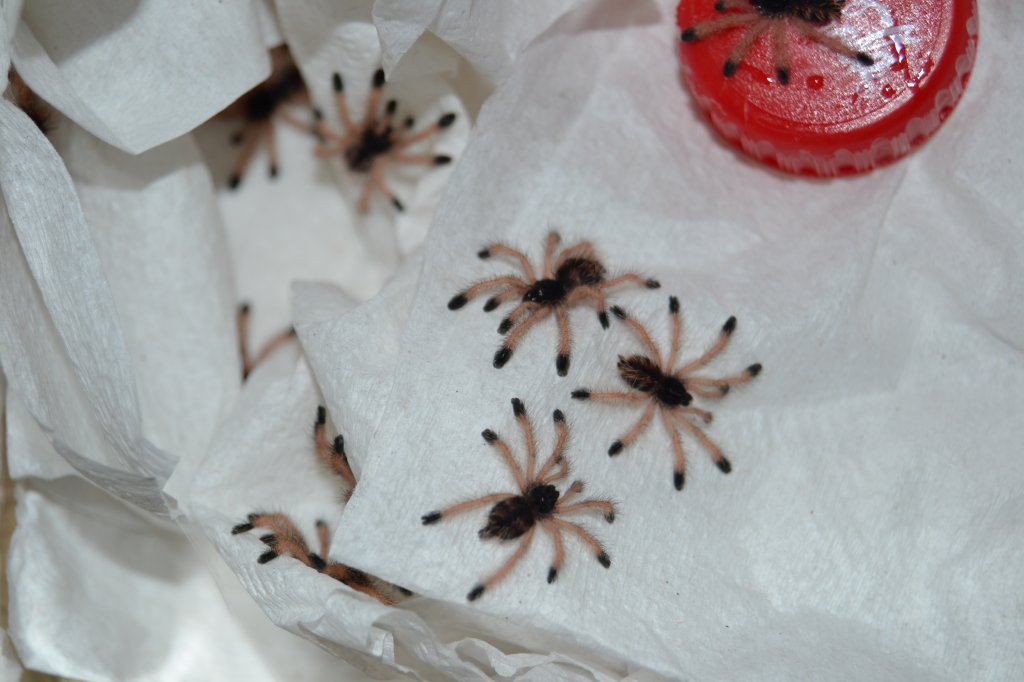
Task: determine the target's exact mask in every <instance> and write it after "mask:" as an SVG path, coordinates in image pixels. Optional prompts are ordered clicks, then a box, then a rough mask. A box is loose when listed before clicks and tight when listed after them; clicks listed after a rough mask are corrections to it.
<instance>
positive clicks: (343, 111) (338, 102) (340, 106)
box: [320, 72, 356, 142]
mask: <svg viewBox="0 0 1024 682" xmlns="http://www.w3.org/2000/svg"><path fill="white" fill-rule="evenodd" d="M332 83H333V85H334V106H335V107H336V108H337V110H338V118H339V119H340V120H341V125H342V126H344V128H345V132H346V133H348V134H352V133H353V132H355V130H356V127H355V124H353V123H352V117H351V116H349V113H348V104H347V103H346V102H345V84H344V81H342V80H341V74H340V73H338V72H335V73H334V77H333V78H332ZM320 132H321V133H322V134H324V130H323V129H321V131H320ZM324 137H328V138H336V137H338V136H336V135H327V134H324ZM337 141H338V142H340V141H341V140H337Z"/></svg>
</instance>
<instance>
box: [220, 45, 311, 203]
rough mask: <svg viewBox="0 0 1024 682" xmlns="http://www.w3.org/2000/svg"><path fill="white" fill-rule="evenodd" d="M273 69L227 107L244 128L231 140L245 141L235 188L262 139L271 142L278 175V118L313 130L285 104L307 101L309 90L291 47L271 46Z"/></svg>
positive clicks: (271, 166) (271, 163)
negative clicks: (265, 78) (276, 122)
mask: <svg viewBox="0 0 1024 682" xmlns="http://www.w3.org/2000/svg"><path fill="white" fill-rule="evenodd" d="M270 54H271V64H272V71H271V73H270V77H269V78H267V80H265V81H263V82H262V83H260V84H259V85H257V86H256V87H255V88H253V89H252V90H250V91H249V92H247V93H246V94H244V95H242V97H240V98H239V99H238V100H237V101H236V102H235V103H234V104H232V105H231V106H230V107H228V108H227V109H226V110H225V111H224V115H225V116H236V117H241V118H242V119H243V120H244V123H243V124H242V127H241V129H239V130H238V131H236V132H235V133H234V134H233V135H232V136H231V143H232V144H235V145H241V146H242V151H241V152H240V153H239V155H238V160H237V161H236V163H235V167H234V169H233V170H232V171H231V177H230V178H228V187H230V188H231V189H235V188H237V187H238V185H239V184H240V183H241V182H242V177H243V176H244V175H245V171H246V169H247V168H248V167H249V162H250V161H251V160H252V155H253V154H254V153H255V152H256V148H257V147H258V146H259V144H260V142H261V141H265V142H266V145H267V157H268V163H269V172H270V177H272V178H275V177H277V141H276V136H275V131H274V122H275V121H276V120H281V121H284V122H285V123H287V124H288V125H291V126H293V127H295V128H298V129H299V130H302V131H304V132H309V129H310V126H309V124H308V123H303V122H301V121H299V120H298V119H296V118H295V117H294V116H292V115H291V114H290V113H288V112H287V111H286V110H285V109H284V107H285V106H286V105H288V104H292V103H301V102H307V101H308V100H309V93H308V92H307V90H306V84H305V82H304V81H303V80H302V74H300V73H299V69H298V67H296V66H295V62H294V61H293V60H292V57H291V53H290V52H289V51H288V48H287V47H278V48H275V49H274V50H271V53H270Z"/></svg>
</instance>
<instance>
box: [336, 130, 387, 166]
mask: <svg viewBox="0 0 1024 682" xmlns="http://www.w3.org/2000/svg"><path fill="white" fill-rule="evenodd" d="M392 132H393V131H392V130H391V127H390V126H389V127H388V128H387V129H386V130H385V131H384V132H383V133H378V132H376V131H375V130H366V131H364V132H363V134H362V136H361V137H360V138H359V141H358V142H357V143H356V144H354V145H352V146H351V147H349V148H348V149H347V150H345V161H346V162H347V163H348V167H349V169H350V170H353V171H356V172H359V173H366V172H369V170H370V167H371V166H372V165H373V160H374V159H376V158H377V157H378V156H381V155H382V154H387V153H388V152H389V151H391V147H392V146H393V145H394V143H395V141H394V137H393V135H392Z"/></svg>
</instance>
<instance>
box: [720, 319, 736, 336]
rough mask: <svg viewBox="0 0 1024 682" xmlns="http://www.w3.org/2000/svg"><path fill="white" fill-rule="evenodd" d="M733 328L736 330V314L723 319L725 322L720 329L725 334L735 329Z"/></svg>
mask: <svg viewBox="0 0 1024 682" xmlns="http://www.w3.org/2000/svg"><path fill="white" fill-rule="evenodd" d="M735 330H736V316H735V315H732V316H730V317H729V319H728V320H726V321H725V324H723V325H722V331H723V332H725V333H726V334H732V333H733V331H735Z"/></svg>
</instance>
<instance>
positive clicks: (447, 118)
mask: <svg viewBox="0 0 1024 682" xmlns="http://www.w3.org/2000/svg"><path fill="white" fill-rule="evenodd" d="M453 123H455V114H453V113H447V114H445V115H444V116H442V117H441V118H439V119H437V126H438V127H439V128H447V127H448V126H450V125H451V124H453Z"/></svg>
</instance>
